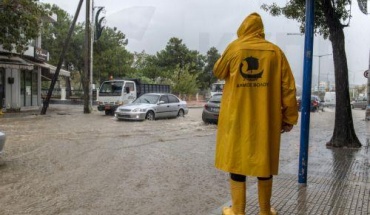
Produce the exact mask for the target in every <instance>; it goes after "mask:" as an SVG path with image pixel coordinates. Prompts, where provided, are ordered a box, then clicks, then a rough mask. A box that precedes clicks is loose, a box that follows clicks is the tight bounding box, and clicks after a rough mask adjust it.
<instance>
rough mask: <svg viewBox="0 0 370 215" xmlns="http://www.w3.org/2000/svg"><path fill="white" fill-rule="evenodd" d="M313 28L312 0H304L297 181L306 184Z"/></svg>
mask: <svg viewBox="0 0 370 215" xmlns="http://www.w3.org/2000/svg"><path fill="white" fill-rule="evenodd" d="M313 29H314V0H307V1H306V29H305V48H304V66H303V89H302V100H301V101H302V109H301V136H300V138H301V139H300V151H299V169H298V183H300V184H302V185H304V186H305V185H306V184H307V168H308V139H309V128H310V103H311V84H312V52H313V36H314V34H313Z"/></svg>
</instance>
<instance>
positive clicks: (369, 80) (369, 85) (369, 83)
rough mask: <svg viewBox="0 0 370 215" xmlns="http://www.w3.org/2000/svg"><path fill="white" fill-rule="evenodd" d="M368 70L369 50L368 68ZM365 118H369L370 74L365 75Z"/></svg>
mask: <svg viewBox="0 0 370 215" xmlns="http://www.w3.org/2000/svg"><path fill="white" fill-rule="evenodd" d="M368 72H370V51H369V70H368ZM365 120H370V74H368V75H367V106H366V112H365Z"/></svg>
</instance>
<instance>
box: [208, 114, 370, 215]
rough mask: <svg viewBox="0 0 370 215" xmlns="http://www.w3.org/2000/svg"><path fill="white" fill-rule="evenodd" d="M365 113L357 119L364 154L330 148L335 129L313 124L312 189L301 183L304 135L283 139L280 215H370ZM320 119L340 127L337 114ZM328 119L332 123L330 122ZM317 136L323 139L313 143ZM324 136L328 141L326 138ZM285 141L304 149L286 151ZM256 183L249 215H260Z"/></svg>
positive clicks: (277, 196)
mask: <svg viewBox="0 0 370 215" xmlns="http://www.w3.org/2000/svg"><path fill="white" fill-rule="evenodd" d="M356 113H357V112H356ZM362 113H363V112H359V113H358V117H356V116H354V123H355V130H356V134H357V135H358V138H359V139H360V141H361V143H362V144H363V146H362V148H361V149H336V148H334V149H328V148H326V147H325V144H324V142H323V140H329V138H330V135H331V134H332V130H329V129H330V128H329V129H328V128H321V129H319V128H315V126H314V125H312V124H311V128H312V129H311V131H310V134H311V135H310V143H309V144H310V147H309V157H308V180H307V184H306V185H304V184H299V183H298V158H299V156H298V157H297V154H299V135H297V134H292V135H291V136H290V137H288V136H285V137H282V148H281V155H280V160H283V161H281V162H280V172H279V175H277V176H275V177H274V184H273V191H272V192H273V193H272V198H271V205H272V206H273V207H274V208H275V209H277V211H278V214H280V215H292V214H297V215H301V214H310V215H317V214H325V215H329V214H330V215H347V214H355V215H369V214H370V162H369V161H370V153H369V137H370V129H369V127H370V122H366V121H365V120H364V119H363V118H364V115H362ZM315 114H316V113H315ZM315 114H312V115H313V120H317V119H318V120H321V121H320V123H322V121H323V120H328V119H329V121H328V122H330V123H328V124H334V113H333V112H332V113H330V112H329V111H328V112H325V113H317V114H321V115H315ZM328 115H329V118H328V119H326V118H325V117H327V116H328ZM354 115H355V114H354ZM320 117H322V118H324V119H320ZM311 122H312V118H311ZM314 123H315V122H313V124H314ZM297 127H299V125H297ZM295 129H297V128H295ZM315 129H316V130H315ZM323 129H325V132H324V130H323ZM331 129H332V128H331ZM326 130H328V131H326ZM296 133H299V131H296ZM316 135H317V136H318V137H317V138H316V137H315V138H311V137H312V136H316ZM323 136H326V137H324V138H323ZM283 141H288V142H289V141H290V142H297V141H298V143H295V145H298V147H295V148H291V145H290V147H289V146H288V147H286V146H284V143H283ZM319 142H320V143H319ZM318 143H319V144H318ZM297 152H298V153H297ZM291 154H294V156H293V158H288V159H285V160H284V158H285V157H289V156H290V155H291ZM291 157H292V156H291ZM294 157H295V158H294ZM225 183H227V182H226V181H225ZM256 183H257V180H256V179H255V178H252V177H249V178H248V181H247V208H246V214H248V215H249V214H258V212H259V206H258V195H257V185H256ZM230 205H231V201H229V202H226V203H225V204H224V205H222V206H220V207H219V208H217V209H215V210H214V211H212V212H211V215H216V214H217V215H220V214H221V211H222V207H224V206H230Z"/></svg>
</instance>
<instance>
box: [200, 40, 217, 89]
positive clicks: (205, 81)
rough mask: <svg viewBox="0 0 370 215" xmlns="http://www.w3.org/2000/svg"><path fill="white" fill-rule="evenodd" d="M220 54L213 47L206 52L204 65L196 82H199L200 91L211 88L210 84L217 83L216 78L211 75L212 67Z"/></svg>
mask: <svg viewBox="0 0 370 215" xmlns="http://www.w3.org/2000/svg"><path fill="white" fill-rule="evenodd" d="M220 56H221V55H220V54H219V53H218V50H217V49H216V48H215V47H211V48H210V49H209V50H208V51H207V56H206V59H205V62H206V65H205V67H204V68H203V71H202V73H201V74H199V77H198V80H199V82H200V85H201V86H200V88H201V89H208V88H210V87H211V84H212V83H214V82H216V81H217V78H216V77H215V76H214V75H213V66H214V65H215V63H216V61H217V60H218V59H219V58H220Z"/></svg>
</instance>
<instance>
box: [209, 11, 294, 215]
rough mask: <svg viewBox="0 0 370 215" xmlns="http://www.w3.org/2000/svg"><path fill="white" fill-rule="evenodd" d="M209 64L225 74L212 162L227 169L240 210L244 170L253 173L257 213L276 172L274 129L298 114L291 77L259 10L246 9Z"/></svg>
mask: <svg viewBox="0 0 370 215" xmlns="http://www.w3.org/2000/svg"><path fill="white" fill-rule="evenodd" d="M237 35H238V38H237V39H236V40H234V41H233V42H231V43H230V44H229V45H228V47H227V48H226V50H225V51H224V53H223V54H222V56H221V57H220V59H218V61H217V62H216V64H215V65H214V69H213V73H214V75H215V76H216V77H217V78H219V79H223V80H225V86H224V90H223V95H222V102H221V108H220V115H219V120H218V130H217V145H216V156H215V166H216V168H218V169H220V170H223V171H226V172H229V173H230V189H231V200H232V205H231V207H225V208H223V214H224V215H233V214H238V215H239V214H245V206H246V194H245V193H246V176H255V177H258V199H259V206H260V214H261V215H262V214H277V212H276V211H275V210H274V209H273V208H271V206H270V199H271V192H272V176H273V175H277V174H278V166H279V151H280V135H281V133H282V132H289V131H290V130H291V129H292V128H293V125H294V124H296V123H297V120H298V108H297V101H296V88H295V81H294V77H293V75H292V71H291V69H290V66H289V63H288V61H287V59H286V57H285V55H284V53H283V52H282V51H281V50H280V48H279V47H278V46H276V45H274V44H272V43H271V42H269V41H267V40H265V38H264V37H265V35H264V28H263V22H262V19H261V17H260V15H259V14H257V13H252V14H250V15H249V16H248V17H247V18H245V20H244V21H243V22H242V24H241V25H240V27H239V29H238V31H237Z"/></svg>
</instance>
